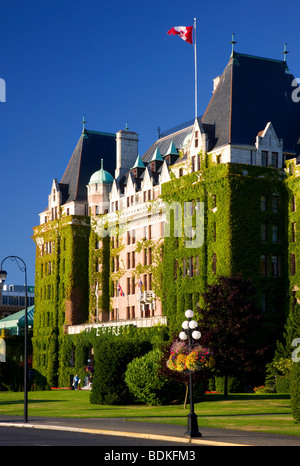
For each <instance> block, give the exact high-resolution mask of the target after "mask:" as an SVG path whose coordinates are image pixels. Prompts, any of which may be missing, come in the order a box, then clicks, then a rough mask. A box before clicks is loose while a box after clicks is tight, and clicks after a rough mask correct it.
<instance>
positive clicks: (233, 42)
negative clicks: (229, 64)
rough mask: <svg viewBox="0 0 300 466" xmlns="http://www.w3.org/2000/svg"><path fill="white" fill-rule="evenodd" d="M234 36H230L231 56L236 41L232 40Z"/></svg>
mask: <svg viewBox="0 0 300 466" xmlns="http://www.w3.org/2000/svg"><path fill="white" fill-rule="evenodd" d="M234 36H235V33H234V32H233V33H232V34H231V42H229V44H231V56H232V55H233V52H234V44H236V41H235V40H234Z"/></svg>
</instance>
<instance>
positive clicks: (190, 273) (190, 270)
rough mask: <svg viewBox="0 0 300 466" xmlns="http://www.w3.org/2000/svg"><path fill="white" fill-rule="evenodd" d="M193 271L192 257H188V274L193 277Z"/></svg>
mask: <svg viewBox="0 0 300 466" xmlns="http://www.w3.org/2000/svg"><path fill="white" fill-rule="evenodd" d="M193 273H194V258H193V257H189V276H190V277H193Z"/></svg>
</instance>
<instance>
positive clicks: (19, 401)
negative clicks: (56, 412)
mask: <svg viewBox="0 0 300 466" xmlns="http://www.w3.org/2000/svg"><path fill="white" fill-rule="evenodd" d="M60 401H62V400H28V404H33V403H59V402H60ZM22 404H24V400H11V401H0V406H6V405H22Z"/></svg>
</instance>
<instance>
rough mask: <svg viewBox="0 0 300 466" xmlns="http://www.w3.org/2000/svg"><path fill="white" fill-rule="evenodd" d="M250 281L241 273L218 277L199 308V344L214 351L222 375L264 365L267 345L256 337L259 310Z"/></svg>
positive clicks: (259, 315) (257, 368) (216, 365)
mask: <svg viewBox="0 0 300 466" xmlns="http://www.w3.org/2000/svg"><path fill="white" fill-rule="evenodd" d="M254 297H255V290H254V288H253V287H252V284H251V281H250V280H245V279H243V278H242V277H241V276H236V277H220V278H219V282H218V283H217V284H215V285H209V286H208V289H207V291H206V292H205V293H204V294H203V302H204V306H203V308H198V312H199V319H198V322H199V327H200V330H201V333H202V337H201V344H203V345H205V346H208V347H209V348H210V349H211V350H212V351H213V353H214V357H215V369H216V371H217V372H218V373H219V374H221V375H223V376H224V377H225V388H224V394H225V395H227V393H228V376H229V375H232V376H233V375H241V374H242V373H245V372H246V373H247V372H248V373H249V372H251V371H252V372H253V371H258V370H259V369H262V368H263V358H262V356H263V355H264V354H265V350H266V348H265V347H263V345H262V341H261V339H260V337H259V335H260V329H261V321H262V313H261V310H260V309H259V308H258V306H257V305H256V303H255V299H254Z"/></svg>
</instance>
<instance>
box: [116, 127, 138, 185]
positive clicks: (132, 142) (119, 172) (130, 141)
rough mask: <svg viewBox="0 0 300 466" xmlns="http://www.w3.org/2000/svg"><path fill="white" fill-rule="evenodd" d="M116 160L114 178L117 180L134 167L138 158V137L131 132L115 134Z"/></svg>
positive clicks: (122, 131)
mask: <svg viewBox="0 0 300 466" xmlns="http://www.w3.org/2000/svg"><path fill="white" fill-rule="evenodd" d="M116 141H117V160H116V171H115V178H116V179H117V180H119V179H120V178H122V176H124V175H125V174H126V173H127V172H128V171H129V170H130V169H131V168H132V167H133V165H134V163H135V161H136V159H137V156H138V135H137V133H134V132H132V131H127V130H126V131H124V130H121V131H119V132H118V133H117V139H116Z"/></svg>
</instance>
